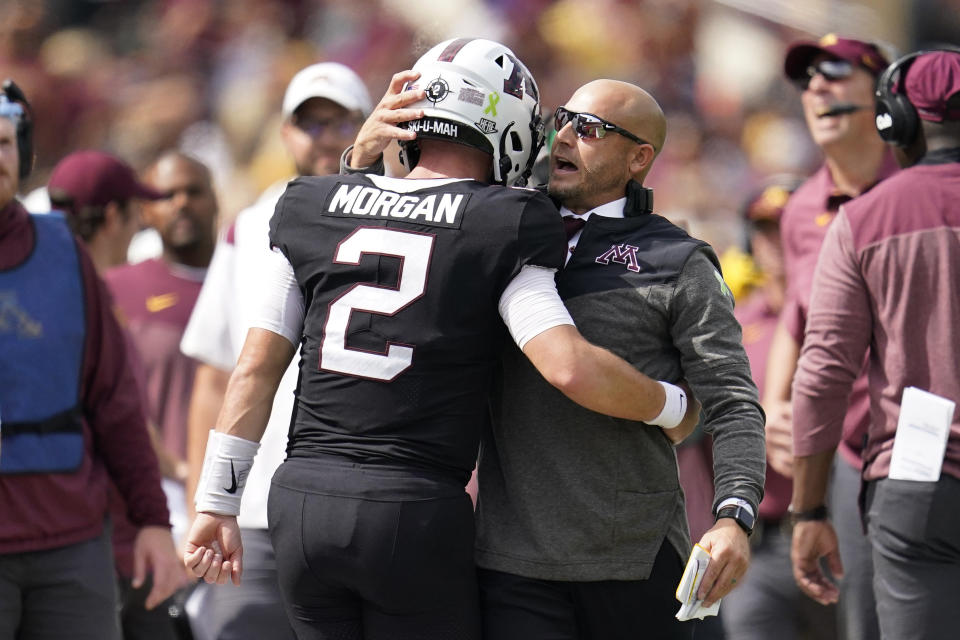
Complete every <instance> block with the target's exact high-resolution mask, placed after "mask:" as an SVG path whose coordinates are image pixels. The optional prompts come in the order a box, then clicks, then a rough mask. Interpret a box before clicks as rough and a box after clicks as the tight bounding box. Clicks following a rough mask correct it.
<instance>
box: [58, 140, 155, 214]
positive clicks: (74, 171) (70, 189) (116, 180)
mask: <svg viewBox="0 0 960 640" xmlns="http://www.w3.org/2000/svg"><path fill="white" fill-rule="evenodd" d="M47 191H48V192H49V193H50V197H51V198H53V199H60V197H61V196H65V197H68V198H70V199H71V200H72V201H73V206H72V207H71V209H72V210H71V213H76V212H77V211H79V210H80V209H82V208H84V207H90V206H104V205H106V204H107V203H108V202H124V201H126V200H129V199H131V198H141V199H144V200H160V199H161V198H164V197H166V196H165V195H164V194H162V193H160V192H159V191H156V190H155V189H151V188H150V187H148V186H147V185H145V184H143V183H142V182H140V181H139V180H138V179H137V176H136V174H135V173H134V171H133V169H132V168H131V167H130V165H128V164H127V163H125V162H123V161H122V160H120V159H119V158H116V157H115V156H112V155H110V154H108V153H103V152H102V151H76V152H74V153H71V154H70V155H68V156H66V157H65V158H64V159H63V160H61V161H60V162H59V163H57V166H55V167H54V168H53V173H51V174H50V181H49V182H48V183H47Z"/></svg>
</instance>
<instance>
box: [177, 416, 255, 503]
mask: <svg viewBox="0 0 960 640" xmlns="http://www.w3.org/2000/svg"><path fill="white" fill-rule="evenodd" d="M259 448H260V443H259V442H251V441H250V440H247V439H245V438H238V437H237V436H231V435H228V434H226V433H221V432H219V431H213V430H211V431H210V436H209V437H208V438H207V451H206V453H204V455H203V470H202V471H201V472H200V482H199V484H198V485H197V494H196V496H195V497H194V501H193V502H194V505H196V508H197V511H198V512H200V511H204V512H206V513H216V514H218V515H222V516H235V515H237V514H239V513H240V499H241V497H242V496H243V488H244V486H246V484H247V475H249V473H250V467H252V466H253V457H254V456H255V455H257V450H258V449H259Z"/></svg>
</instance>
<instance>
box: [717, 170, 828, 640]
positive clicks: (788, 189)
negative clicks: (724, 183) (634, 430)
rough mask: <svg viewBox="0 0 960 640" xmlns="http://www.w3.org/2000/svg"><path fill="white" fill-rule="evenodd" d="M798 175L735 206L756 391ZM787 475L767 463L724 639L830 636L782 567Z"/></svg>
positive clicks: (821, 611) (742, 314)
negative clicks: (751, 268) (752, 273)
mask: <svg viewBox="0 0 960 640" xmlns="http://www.w3.org/2000/svg"><path fill="white" fill-rule="evenodd" d="M800 183H801V180H800V179H799V178H795V177H792V176H780V177H777V178H774V179H771V180H770V181H769V182H768V184H767V186H766V187H765V188H763V189H761V190H759V191H758V192H756V193H755V194H754V195H753V196H752V197H751V198H750V199H749V200H748V201H747V203H746V204H745V206H744V209H743V218H744V227H745V235H746V240H747V242H746V245H747V253H748V254H749V255H750V256H751V257H752V259H753V264H754V265H755V268H756V274H757V276H756V278H755V279H754V284H753V285H752V287H751V288H750V289H749V290H748V291H747V292H746V293H745V296H744V299H743V300H742V301H740V302H739V303H738V304H737V307H736V310H735V312H734V313H735V315H736V317H737V320H738V321H739V322H740V324H741V325H742V326H743V346H744V348H745V349H746V351H747V357H748V358H749V359H750V370H751V373H752V375H753V379H754V381H755V382H756V383H757V388H758V389H759V390H760V393H761V394H762V393H763V381H764V374H765V370H766V366H767V354H768V351H769V348H770V342H771V339H772V338H773V333H774V329H775V328H776V326H777V321H778V318H779V316H780V311H781V310H782V308H783V304H784V298H785V296H786V288H787V278H786V272H785V270H784V261H783V249H782V245H781V241H780V217H781V215H782V214H783V209H784V205H786V203H787V199H788V198H789V197H790V194H791V193H793V191H794V190H796V188H797V187H798V186H799V185H800ZM791 491H792V485H791V481H790V478H788V477H786V476H784V475H782V474H780V473H778V472H777V471H776V470H775V469H774V468H773V466H772V465H770V464H767V474H766V481H765V484H764V495H763V501H762V502H761V503H760V513H759V516H758V518H757V523H756V526H755V528H754V532H753V536H752V537H751V538H750V549H751V556H752V558H751V561H750V568H749V569H748V570H747V574H746V575H745V576H744V579H743V584H741V585H740V586H739V588H737V589H735V590H734V591H732V592H731V593H730V594H729V595H728V596H727V597H726V598H725V599H724V601H723V606H722V619H723V623H724V628H725V629H726V632H727V637H728V638H731V640H769V639H770V638H777V639H778V640H799V639H801V638H806V639H808V640H831V639H832V638H836V637H837V623H836V613H835V611H834V607H832V606H831V607H830V608H824V607H822V606H820V605H819V604H817V603H815V602H813V601H812V600H811V599H810V598H808V597H807V596H806V595H804V594H803V593H802V592H801V591H800V589H799V587H798V586H797V583H796V581H795V580H794V579H793V570H792V568H791V566H790V524H789V518H788V517H787V507H788V506H789V504H790V497H791Z"/></svg>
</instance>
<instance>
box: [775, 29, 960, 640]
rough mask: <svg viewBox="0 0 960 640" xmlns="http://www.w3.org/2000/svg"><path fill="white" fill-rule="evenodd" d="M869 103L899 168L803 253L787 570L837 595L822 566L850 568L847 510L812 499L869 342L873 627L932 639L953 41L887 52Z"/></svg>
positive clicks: (945, 486) (954, 432) (950, 325)
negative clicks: (892, 58)
mask: <svg viewBox="0 0 960 640" xmlns="http://www.w3.org/2000/svg"><path fill="white" fill-rule="evenodd" d="M876 113H877V118H876V123H877V128H878V130H879V131H880V134H881V135H882V136H883V138H884V139H885V140H886V141H887V142H889V143H891V144H894V145H896V156H897V161H898V162H899V164H900V165H901V166H902V167H906V168H904V169H903V171H901V172H900V173H898V174H897V175H895V176H891V177H890V178H888V179H886V180H884V181H883V182H882V183H880V184H879V185H878V186H877V187H875V188H874V189H872V190H870V191H869V192H868V193H866V194H864V195H863V196H861V197H860V198H857V199H856V200H853V201H852V202H849V203H847V204H844V205H843V207H841V210H840V213H839V215H838V216H837V219H836V221H834V223H833V224H832V225H831V226H830V231H829V232H828V233H827V237H826V239H825V240H824V242H823V250H822V251H821V253H820V259H819V261H818V262H817V270H816V274H815V276H814V282H813V292H812V295H811V300H810V316H809V320H808V323H807V333H806V337H805V339H804V343H803V353H802V355H801V357H800V364H799V368H798V370H797V376H796V382H795V383H794V407H795V412H794V417H795V428H796V431H797V434H798V435H799V436H804V437H805V439H804V440H802V441H803V442H809V448H808V450H807V451H805V452H803V453H801V451H799V450H798V451H797V458H796V460H795V465H796V480H795V484H794V492H793V495H794V506H795V508H796V509H797V510H798V512H803V513H805V514H806V516H805V518H804V520H805V521H804V522H798V523H797V525H796V528H795V529H794V539H793V564H794V573H795V575H796V578H797V581H798V582H799V584H800V586H801V587H802V588H803V589H804V591H806V592H807V593H808V594H809V595H810V596H811V597H813V598H816V599H817V601H819V602H834V601H836V600H837V597H838V592H837V588H836V585H835V584H834V583H833V581H832V580H830V578H829V576H826V575H825V574H824V569H823V567H824V565H826V566H827V567H829V570H830V573H831V574H832V575H834V576H836V575H838V574H839V573H841V571H842V572H843V573H844V574H845V575H847V576H849V575H850V572H851V568H850V567H849V566H848V561H847V556H845V555H844V553H845V550H844V546H843V539H842V537H841V538H840V545H839V549H838V545H837V538H838V534H839V532H836V533H834V528H835V527H836V523H837V521H838V516H839V515H840V513H841V512H843V511H853V510H854V509H853V507H852V505H850V504H849V503H845V504H839V505H835V506H834V508H833V509H832V511H831V512H830V513H829V514H828V513H827V511H826V509H825V503H824V499H825V498H826V486H827V481H828V477H829V474H830V461H831V458H833V457H834V450H835V448H836V446H837V443H838V442H839V441H840V436H841V430H842V428H843V418H844V415H845V414H846V413H847V412H848V408H847V402H846V399H847V396H848V394H849V393H850V388H851V386H852V385H853V383H854V380H855V379H856V378H857V376H858V374H859V373H860V370H861V368H862V366H861V365H862V363H863V359H864V356H865V355H867V351H868V348H869V357H868V361H869V386H870V408H871V416H872V420H871V422H870V425H869V433H868V435H869V437H868V438H867V442H866V445H865V452H864V460H865V468H864V473H863V477H864V485H865V486H864V492H863V493H864V500H863V503H862V505H863V516H864V520H865V523H866V525H867V531H868V537H869V540H870V544H871V545H872V550H873V563H874V580H873V587H874V591H875V593H876V601H877V613H878V617H879V626H880V633H881V636H880V637H883V638H891V639H893V638H896V639H897V640H901V639H902V640H920V639H924V640H947V639H948V638H955V637H957V633H958V628H960V607H957V585H960V544H958V541H960V510H958V509H957V505H958V504H960V417H958V415H960V414H958V413H957V412H956V402H957V401H960V322H958V317H957V315H958V309H960V242H958V238H960V205H958V202H960V49H956V48H954V49H952V50H951V51H934V52H920V53H918V54H911V55H909V56H905V57H904V58H901V59H900V60H898V61H897V62H895V63H894V64H893V65H891V66H890V68H888V69H887V71H885V72H884V73H883V75H882V76H881V78H880V81H879V84H878V88H877V108H876ZM798 442H800V440H799V439H798ZM858 511H859V510H858ZM831 523H833V525H831ZM838 551H839V554H838ZM841 564H842V567H841ZM853 570H856V569H853ZM846 596H847V594H846V593H845V592H844V591H843V590H842V588H841V591H840V593H839V598H840V600H839V602H840V603H841V605H842V604H843V599H844V598H845V597H846Z"/></svg>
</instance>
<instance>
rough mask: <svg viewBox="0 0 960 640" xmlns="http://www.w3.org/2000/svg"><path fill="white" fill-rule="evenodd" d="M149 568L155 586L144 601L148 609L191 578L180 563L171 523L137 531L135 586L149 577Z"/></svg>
mask: <svg viewBox="0 0 960 640" xmlns="http://www.w3.org/2000/svg"><path fill="white" fill-rule="evenodd" d="M147 572H150V573H152V574H153V588H152V589H150V593H149V594H147V599H146V601H145V602H144V607H146V608H147V609H148V610H149V609H153V608H154V607H155V606H157V605H158V604H160V603H161V602H163V601H164V600H166V599H167V598H169V597H170V596H171V595H173V592H174V591H176V590H177V589H179V588H181V587H185V586H187V584H189V582H190V581H189V578H188V577H187V574H186V573H185V572H184V571H183V567H181V566H180V560H179V558H177V551H176V549H175V548H174V546H173V536H172V535H170V529H169V528H168V527H158V526H148V527H143V528H141V529H140V531H138V532H137V537H136V539H135V540H134V541H133V581H132V585H133V587H134V588H135V589H139V588H140V586H141V585H142V584H143V582H144V580H146V578H147Z"/></svg>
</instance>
